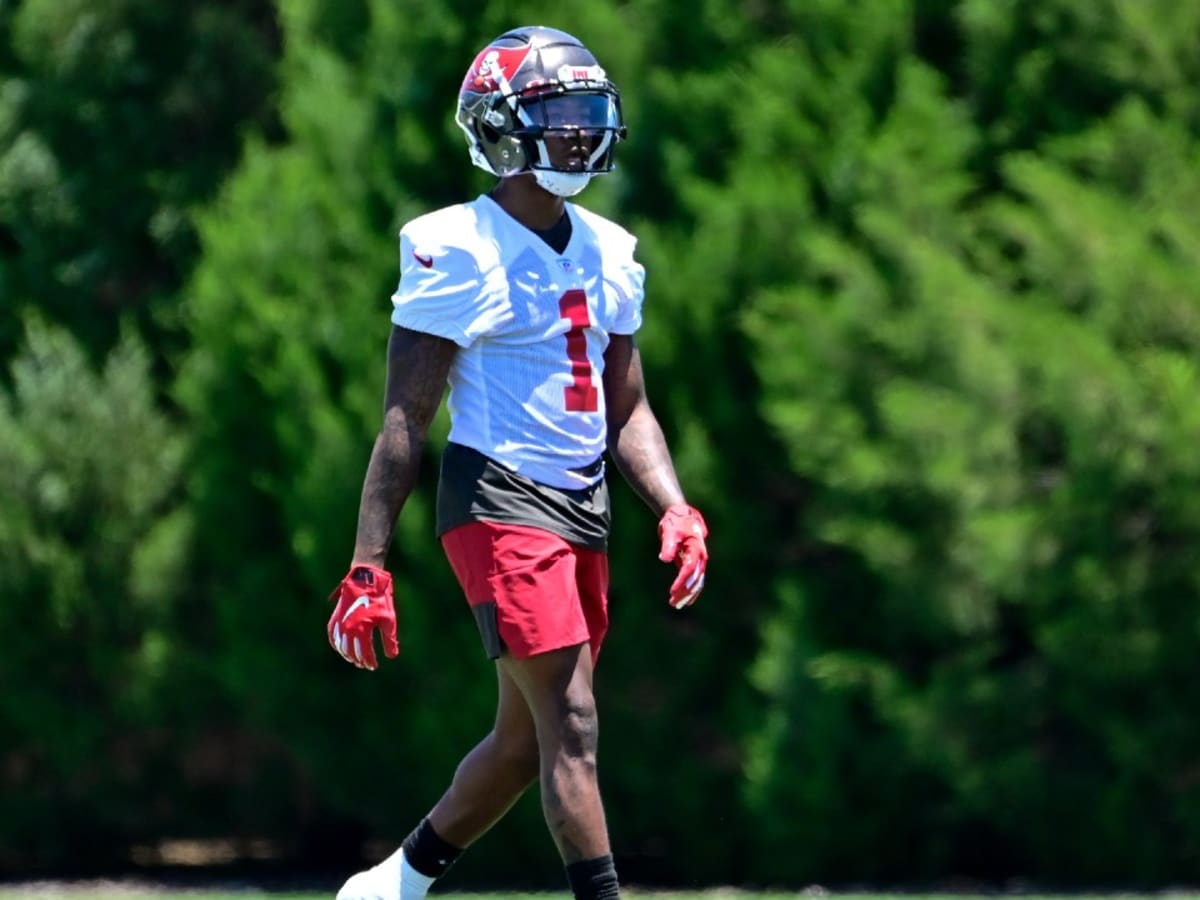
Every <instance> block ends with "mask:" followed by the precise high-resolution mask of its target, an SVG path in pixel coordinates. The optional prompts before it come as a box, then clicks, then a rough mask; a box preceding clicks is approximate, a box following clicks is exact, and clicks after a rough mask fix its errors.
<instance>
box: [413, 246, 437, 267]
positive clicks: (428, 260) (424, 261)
mask: <svg viewBox="0 0 1200 900" xmlns="http://www.w3.org/2000/svg"><path fill="white" fill-rule="evenodd" d="M413 259H415V260H416V261H417V262H419V263H420V264H421V265H423V266H424V267H425V268H427V269H432V268H433V257H432V256H422V255H421V254H420V253H418V252H417V251H416V250H414V251H413Z"/></svg>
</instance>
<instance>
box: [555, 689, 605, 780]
mask: <svg viewBox="0 0 1200 900" xmlns="http://www.w3.org/2000/svg"><path fill="white" fill-rule="evenodd" d="M599 735H600V723H599V719H598V718H597V715H596V701H595V698H594V697H593V696H592V693H591V692H590V691H576V692H572V693H568V694H567V695H565V696H564V697H563V698H562V700H561V702H560V704H559V708H558V737H559V747H560V750H561V752H562V753H563V755H565V756H568V757H571V758H573V759H577V760H579V761H581V762H586V763H589V764H594V763H595V759H596V745H597V743H598V739H599Z"/></svg>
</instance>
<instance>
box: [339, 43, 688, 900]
mask: <svg viewBox="0 0 1200 900" xmlns="http://www.w3.org/2000/svg"><path fill="white" fill-rule="evenodd" d="M455 120H456V121H457V123H458V125H459V126H460V127H461V128H462V130H463V133H464V134H465V135H466V139H467V146H468V148H469V149H470V154H471V159H472V161H473V162H474V163H475V165H477V166H480V167H481V168H483V169H485V170H486V171H488V172H490V173H491V174H493V175H495V176H497V177H498V183H497V184H496V186H495V188H494V189H493V190H492V191H491V192H490V193H487V194H484V195H482V196H480V197H478V198H476V199H475V200H473V201H471V202H469V203H463V204H459V205H456V206H451V207H448V208H445V209H441V210H438V211H436V212H432V213H429V214H427V215H424V216H421V217H420V218H417V219H415V220H413V221H411V222H409V223H408V224H406V225H405V226H404V228H403V230H402V231H401V232H400V283H399V288H398V289H397V290H396V292H395V294H394V295H393V297H392V303H393V313H392V331H391V336H390V339H389V344H388V365H387V386H386V390H385V400H384V414H383V424H382V427H381V430H380V433H379V436H378V438H377V439H376V441H375V446H374V449H373V452H372V454H371V459H370V463H369V464H368V467H367V472H366V476H365V479H364V484H363V491H362V499H361V504H360V508H359V517H358V530H357V536H356V541H355V546H354V556H353V560H352V562H351V566H350V571H349V573H348V574H347V575H346V577H345V578H344V579H343V581H342V582H341V584H340V585H339V587H338V588H337V590H335V592H334V599H335V600H336V607H335V609H334V612H333V615H332V617H331V618H330V620H329V625H328V635H329V641H330V643H331V644H332V645H333V647H334V649H335V650H337V652H338V653H340V654H341V655H342V656H343V657H344V658H345V659H346V660H347V661H348V662H350V663H352V664H353V665H355V666H359V667H361V668H363V669H375V668H376V666H377V659H376V655H375V645H374V635H375V632H377V631H378V632H379V633H380V637H381V640H382V646H383V650H384V653H385V654H386V655H387V656H389V657H394V656H395V655H396V654H397V652H398V650H399V648H398V645H397V640H396V618H395V613H394V610H393V596H392V580H391V576H390V575H389V574H388V572H387V571H386V570H385V568H384V565H385V556H386V553H387V549H388V545H389V544H390V543H391V540H392V532H393V527H394V525H395V522H396V518H397V516H398V515H399V513H400V509H401V507H402V506H403V505H404V502H405V499H406V498H407V496H408V494H409V492H410V491H411V490H412V488H413V484H414V482H415V480H416V477H417V468H418V460H419V457H420V455H421V452H422V447H423V446H424V443H425V438H426V432H427V429H428V427H429V423H430V420H431V419H432V418H433V416H434V413H435V412H436V410H437V408H438V405H439V403H440V402H441V398H442V394H443V392H444V390H445V387H446V385H447V383H448V384H449V399H448V406H449V411H450V420H451V426H450V435H449V444H448V446H447V447H446V449H445V451H444V453H443V456H442V459H441V472H440V480H439V486H438V493H437V533H438V536H439V538H440V540H441V543H442V546H443V548H444V551H445V553H446V556H447V558H448V559H449V562H450V565H451V567H452V568H453V570H454V572H455V575H456V576H457V578H458V580H459V583H460V584H461V585H462V589H463V592H464V594H465V595H466V600H467V603H468V604H469V606H470V609H471V611H472V613H473V614H474V617H475V621H476V623H477V624H478V626H479V633H480V636H481V638H482V641H483V646H484V649H485V651H486V653H487V655H488V656H489V657H490V658H491V659H492V660H494V661H495V670H496V677H497V681H498V697H497V706H496V719H495V724H494V726H493V728H492V730H491V732H490V733H489V734H488V735H487V736H486V737H484V738H483V740H482V741H481V742H480V743H479V744H478V745H477V746H476V747H475V748H474V749H472V750H471V751H470V752H469V753H468V754H467V755H466V757H465V758H464V759H463V760H462V762H461V763H460V764H459V766H458V769H457V771H456V772H455V775H454V778H453V780H452V782H451V784H450V786H449V788H448V789H447V790H446V792H445V793H444V794H443V795H442V797H441V799H439V800H438V801H437V803H436V804H435V805H434V807H433V808H432V810H430V812H429V813H428V815H427V816H426V817H425V818H424V819H422V820H421V822H420V823H419V824H418V825H417V826H416V828H415V829H414V830H413V831H412V832H411V833H410V834H409V835H408V837H407V838H406V839H405V840H404V842H403V844H402V846H401V847H400V848H399V849H398V850H397V851H396V852H395V853H394V854H392V856H390V857H388V858H387V859H386V860H384V861H383V862H381V863H380V864H378V865H376V866H374V867H373V868H371V869H368V870H366V871H364V872H359V873H357V874H355V875H353V876H352V877H351V878H350V879H349V880H348V881H347V882H346V884H345V885H344V886H343V888H342V889H341V891H340V892H339V893H338V898H339V900H368V898H370V900H398V898H403V900H420V898H422V897H423V896H424V895H425V893H426V891H427V890H428V889H429V887H430V885H431V884H432V883H433V882H434V880H435V879H437V878H438V877H439V876H441V875H442V874H443V873H444V872H445V871H446V869H447V868H448V867H449V866H450V865H451V863H452V862H453V861H454V860H455V858H456V857H457V856H458V855H459V854H460V853H461V852H462V850H463V849H464V848H466V847H468V846H470V845H471V844H472V843H473V842H474V841H475V840H476V839H478V838H479V837H480V836H481V835H483V834H484V833H485V832H486V831H487V830H488V829H489V828H490V827H491V826H492V825H493V824H494V823H495V822H496V821H498V820H499V819H500V817H501V816H503V815H504V814H505V812H506V811H507V810H508V809H509V808H510V807H511V806H512V805H513V803H514V802H515V801H516V800H517V798H518V797H519V796H520V795H521V794H522V793H523V792H524V791H525V790H526V789H527V788H528V787H529V786H530V785H531V784H532V783H533V782H534V781H538V782H539V784H540V789H541V799H542V806H543V810H544V812H545V818H546V823H547V825H548V826H549V830H550V833H551V835H552V836H553V838H554V841H555V843H556V845H557V847H558V851H559V853H560V854H561V856H562V859H563V863H564V865H565V867H566V874H567V880H568V883H569V884H570V886H571V888H572V890H573V892H574V894H575V896H576V897H577V898H580V900H601V898H605V900H607V898H613V897H616V896H618V882H617V874H616V871H615V868H614V866H613V858H612V853H611V849H610V845H609V838H608V832H607V828H606V826H605V819H604V809H603V806H602V803H601V798H600V791H599V788H598V783H597V777H596V738H597V715H596V704H595V701H594V698H593V694H592V673H593V667H594V665H595V663H596V659H597V657H598V655H599V653H600V647H601V644H602V642H603V640H604V635H605V631H606V630H607V627H608V611H607V590H608V560H607V556H606V546H607V540H608V532H609V501H608V490H607V487H606V484H605V458H604V457H605V451H607V453H608V456H609V458H610V459H611V460H612V462H613V463H614V464H615V465H616V467H617V469H618V470H619V471H620V473H621V474H622V476H624V478H625V479H626V480H627V481H628V482H629V484H630V485H631V486H632V487H633V489H634V490H635V491H636V492H637V494H638V495H639V496H640V497H641V498H642V499H643V500H644V501H645V502H646V503H647V504H648V505H649V506H650V507H651V509H652V510H653V511H654V512H655V514H656V515H657V516H658V517H659V526H658V532H659V537H660V540H661V547H660V559H662V560H663V561H664V562H668V563H672V564H674V565H675V566H676V567H677V572H676V577H675V579H674V582H673V584H672V585H671V588H670V591H669V597H668V601H669V603H670V604H671V606H673V607H675V608H676V609H683V608H684V607H687V606H689V605H690V604H691V603H692V602H694V601H695V599H696V597H697V596H698V595H699V593H700V591H701V589H702V588H703V587H704V574H705V566H706V564H707V560H708V551H707V549H706V546H705V537H706V535H707V527H706V525H705V522H704V519H703V517H702V516H701V515H700V513H699V512H698V511H697V510H696V509H694V508H693V507H691V506H689V505H688V503H687V501H686V500H685V498H684V494H683V491H682V490H681V489H680V486H679V482H678V479H677V478H676V475H675V470H674V466H673V464H672V462H671V456H670V453H669V451H668V448H667V445H666V442H665V441H664V439H663V434H662V430H661V429H660V427H659V424H658V421H657V419H656V418H655V415H654V412H653V411H652V410H651V408H650V404H649V403H648V402H647V399H646V390H645V385H644V382H643V377H642V365H641V360H640V357H639V354H638V348H637V344H636V343H635V341H634V333H635V332H636V331H637V330H638V327H639V326H640V325H641V321H642V288H643V278H644V272H643V269H642V266H641V265H640V264H639V263H638V262H637V261H636V260H635V259H634V245H635V239H634V238H633V236H631V235H630V234H629V233H628V232H627V231H625V230H624V229H623V228H621V227H620V226H618V225H616V224H614V223H612V222H610V221H608V220H606V219H604V218H602V217H600V216H598V215H595V214H594V213H591V212H588V211H587V210H585V209H583V208H582V207H579V206H576V205H574V204H572V203H569V202H567V200H566V198H568V197H572V196H574V195H576V194H578V193H579V192H580V191H581V190H583V188H584V187H586V186H587V184H588V182H589V181H591V179H592V178H593V177H595V176H596V175H599V174H602V173H605V172H608V171H610V170H611V169H612V166H613V156H614V150H615V149H616V146H617V144H618V143H620V142H621V141H622V140H623V139H624V138H625V125H624V122H623V119H622V115H621V102H620V96H619V94H618V92H617V89H616V88H615V87H614V86H613V84H612V82H611V81H610V80H609V78H608V76H607V74H606V73H605V71H604V69H602V68H601V67H600V65H599V64H598V63H597V61H596V59H595V57H594V56H593V55H592V54H591V52H590V51H588V49H587V48H586V47H584V45H583V44H581V43H580V42H579V41H578V40H577V39H576V38H574V37H572V36H571V35H569V34H566V33H564V32H562V31H557V30H555V29H552V28H544V27H527V28H517V29H514V30H512V31H509V32H507V33H506V34H503V35H501V36H500V37H498V38H497V39H496V40H494V41H492V42H491V43H490V44H489V45H488V46H487V47H485V48H484V49H483V50H482V51H481V52H480V53H479V54H478V55H477V56H476V58H475V61H474V62H473V63H472V64H471V67H470V69H469V70H468V72H467V74H466V77H465V79H464V80H463V83H462V88H461V91H460V93H459V96H458V110H457V114H456V117H455Z"/></svg>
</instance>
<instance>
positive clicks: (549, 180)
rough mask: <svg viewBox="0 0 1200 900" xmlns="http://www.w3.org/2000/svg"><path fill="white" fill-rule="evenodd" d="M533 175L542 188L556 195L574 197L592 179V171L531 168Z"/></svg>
mask: <svg viewBox="0 0 1200 900" xmlns="http://www.w3.org/2000/svg"><path fill="white" fill-rule="evenodd" d="M532 171H533V177H534V179H535V180H536V181H537V183H538V184H539V185H541V187H542V188H544V189H545V190H547V191H549V192H550V193H552V194H554V195H555V196H558V197H574V196H575V195H576V194H578V193H579V192H580V191H582V190H583V189H584V188H585V187H587V186H588V182H590V181H591V180H592V175H593V174H595V173H593V172H556V171H555V170H553V169H533V170H532Z"/></svg>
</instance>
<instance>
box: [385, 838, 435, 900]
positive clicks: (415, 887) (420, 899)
mask: <svg viewBox="0 0 1200 900" xmlns="http://www.w3.org/2000/svg"><path fill="white" fill-rule="evenodd" d="M392 856H399V857H400V900H425V895H426V894H428V893H429V888H430V886H431V885H432V884H433V883H434V882H435V881H437V879H436V878H431V877H430V876H428V875H422V874H421V873H420V872H418V871H417V870H416V869H414V868H413V867H412V866H410V865H409V864H408V860H407V859H405V858H404V848H403V847H402V848H400V849H399V850H397V851H396V852H395V853H393V854H392Z"/></svg>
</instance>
